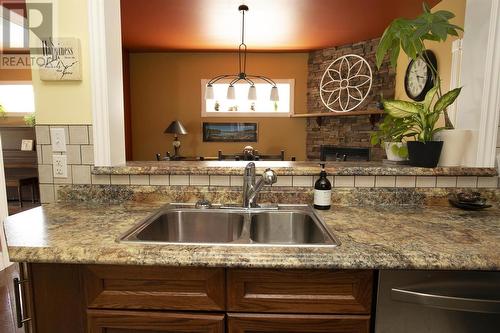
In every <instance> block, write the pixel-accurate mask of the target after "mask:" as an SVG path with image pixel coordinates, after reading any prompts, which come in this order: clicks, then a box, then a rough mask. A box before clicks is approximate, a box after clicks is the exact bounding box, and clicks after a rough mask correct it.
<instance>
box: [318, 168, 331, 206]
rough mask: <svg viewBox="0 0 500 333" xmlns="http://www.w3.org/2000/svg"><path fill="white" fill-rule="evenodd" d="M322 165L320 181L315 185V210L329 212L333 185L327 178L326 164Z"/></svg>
mask: <svg viewBox="0 0 500 333" xmlns="http://www.w3.org/2000/svg"><path fill="white" fill-rule="evenodd" d="M320 165H321V172H320V174H319V179H318V180H317V181H316V183H315V184H314V208H316V209H321V210H327V209H330V207H331V205H332V184H331V183H330V181H329V180H328V178H326V176H327V175H326V171H325V164H324V163H321V164H320Z"/></svg>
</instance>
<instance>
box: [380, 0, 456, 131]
mask: <svg viewBox="0 0 500 333" xmlns="http://www.w3.org/2000/svg"><path fill="white" fill-rule="evenodd" d="M454 17H455V14H453V13H452V12H449V11H446V10H439V11H436V12H434V13H432V12H431V9H430V8H429V5H428V4H427V3H425V2H424V3H423V13H422V14H421V15H420V16H418V17H417V18H415V19H405V18H397V19H395V20H394V21H392V22H391V24H390V25H389V26H388V27H387V28H386V29H385V31H384V34H383V35H382V38H381V39H380V42H379V45H378V46H377V52H376V63H377V67H378V68H379V69H380V66H381V65H382V62H383V61H384V58H385V56H386V55H387V54H389V58H390V62H391V65H392V66H393V67H396V65H397V61H398V57H399V53H400V50H403V52H404V53H405V54H406V55H407V56H408V57H409V58H411V59H413V60H416V59H418V58H421V59H422V60H424V61H426V62H427V63H428V64H429V65H430V67H431V71H432V74H433V76H434V85H435V86H436V87H437V95H438V97H439V98H440V97H442V96H443V92H442V91H441V79H440V77H439V72H438V71H437V68H434V66H432V64H431V62H430V61H428V59H426V55H425V51H426V47H425V42H426V41H435V42H444V41H446V39H447V38H448V36H458V32H459V31H463V29H462V28H461V27H459V26H457V25H454V24H451V23H450V20H451V19H452V18H454ZM443 113H444V116H445V127H446V128H453V124H452V123H451V121H450V119H449V117H448V113H447V112H446V110H443Z"/></svg>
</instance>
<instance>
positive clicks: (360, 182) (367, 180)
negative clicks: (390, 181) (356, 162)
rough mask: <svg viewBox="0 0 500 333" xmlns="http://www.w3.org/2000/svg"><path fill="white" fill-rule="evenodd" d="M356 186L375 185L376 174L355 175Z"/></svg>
mask: <svg viewBox="0 0 500 333" xmlns="http://www.w3.org/2000/svg"><path fill="white" fill-rule="evenodd" d="M354 187H375V176H355V177H354Z"/></svg>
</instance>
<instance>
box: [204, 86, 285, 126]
mask: <svg viewBox="0 0 500 333" xmlns="http://www.w3.org/2000/svg"><path fill="white" fill-rule="evenodd" d="M274 81H275V82H276V86H277V87H278V93H279V101H277V102H273V101H271V100H270V95H271V87H272V86H271V85H270V84H268V83H261V82H256V83H255V88H256V91H257V99H256V100H249V99H248V89H249V87H250V85H249V84H247V83H242V84H239V83H237V84H235V85H234V88H235V96H236V98H235V99H227V88H228V87H229V83H228V82H221V81H219V82H217V83H214V84H213V89H214V98H213V99H209V100H206V99H205V97H204V96H205V87H206V85H207V83H208V80H201V96H202V101H201V104H202V110H201V115H202V117H289V116H290V115H292V114H293V93H294V83H295V80H293V79H290V80H274Z"/></svg>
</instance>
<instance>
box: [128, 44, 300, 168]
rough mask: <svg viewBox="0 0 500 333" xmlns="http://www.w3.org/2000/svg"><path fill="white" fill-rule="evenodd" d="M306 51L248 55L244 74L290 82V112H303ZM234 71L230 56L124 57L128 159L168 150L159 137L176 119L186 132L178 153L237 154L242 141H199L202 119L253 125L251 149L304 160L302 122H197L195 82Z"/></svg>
mask: <svg viewBox="0 0 500 333" xmlns="http://www.w3.org/2000/svg"><path fill="white" fill-rule="evenodd" d="M307 59H308V54H307V53H254V54H249V55H248V65H247V66H248V67H247V72H249V73H255V74H263V75H267V76H269V77H271V78H275V79H288V78H293V79H295V113H306V112H307V110H306V108H307V104H306V103H307V102H306V91H307ZM236 71H237V56H236V55H235V54H234V53H134V54H131V55H130V85H131V105H132V108H131V109H132V142H133V144H132V148H133V159H134V160H152V159H154V158H155V154H156V153H162V154H164V153H165V151H167V150H168V151H170V152H172V150H173V149H172V138H173V137H172V135H166V134H163V130H164V129H165V128H166V127H167V126H168V125H169V124H170V122H171V121H173V120H175V119H177V120H179V121H181V122H182V123H183V124H184V126H185V127H186V128H187V130H188V132H189V134H188V135H185V136H182V137H181V138H180V139H181V142H182V148H181V154H182V155H188V156H195V155H196V156H216V155H217V151H218V150H219V149H221V150H222V151H223V152H224V153H236V152H240V151H241V150H242V149H243V147H244V146H245V145H246V143H203V142H202V133H201V127H202V122H203V121H211V122H224V121H226V122H227V121H236V122H245V121H246V122H257V123H258V127H259V138H258V142H257V143H252V144H251V145H252V146H253V147H254V148H256V149H258V150H259V151H261V152H262V153H276V152H279V151H280V150H281V149H284V150H285V154H286V158H287V159H289V158H290V157H291V156H296V157H297V159H298V160H304V159H305V152H306V126H305V122H306V120H304V119H291V118H215V117H210V118H202V117H201V79H209V78H211V77H213V76H215V75H218V74H224V73H234V72H236Z"/></svg>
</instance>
